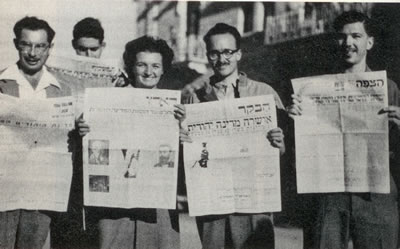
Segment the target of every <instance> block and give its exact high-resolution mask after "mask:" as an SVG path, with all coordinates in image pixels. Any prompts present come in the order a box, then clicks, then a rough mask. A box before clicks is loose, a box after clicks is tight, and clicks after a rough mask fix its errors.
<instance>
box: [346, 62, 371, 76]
mask: <svg viewBox="0 0 400 249" xmlns="http://www.w3.org/2000/svg"><path fill="white" fill-rule="evenodd" d="M366 70H367V62H366V61H365V60H363V61H361V62H360V63H358V64H353V65H351V66H349V67H347V68H346V69H345V70H344V72H345V73H363V72H365V71H366Z"/></svg>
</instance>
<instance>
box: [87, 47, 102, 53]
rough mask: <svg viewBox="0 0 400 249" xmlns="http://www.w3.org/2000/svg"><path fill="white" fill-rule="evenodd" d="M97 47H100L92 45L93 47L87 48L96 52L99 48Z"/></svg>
mask: <svg viewBox="0 0 400 249" xmlns="http://www.w3.org/2000/svg"><path fill="white" fill-rule="evenodd" d="M99 48H100V47H93V48H89V49H90V51H92V52H96V51H97V50H99Z"/></svg>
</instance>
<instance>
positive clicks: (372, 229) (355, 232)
mask: <svg viewBox="0 0 400 249" xmlns="http://www.w3.org/2000/svg"><path fill="white" fill-rule="evenodd" d="M334 28H335V30H336V32H337V36H336V37H337V42H338V45H339V51H340V56H341V61H340V62H339V63H338V64H339V65H340V67H339V68H340V70H341V71H340V72H341V73H360V72H369V71H371V69H370V68H369V67H368V65H367V54H368V51H370V50H371V49H372V48H373V45H374V32H373V30H374V28H373V25H372V22H371V20H370V19H369V18H368V16H366V15H364V14H363V13H360V12H356V11H349V12H344V13H343V14H342V15H340V16H338V17H337V18H336V20H335V22H334ZM387 82H388V102H389V107H387V108H384V109H383V110H382V113H381V114H378V113H377V115H383V114H384V113H388V117H389V121H390V122H389V134H390V136H389V150H390V167H391V171H392V170H393V169H395V167H398V166H399V165H398V164H399V163H398V162H399V160H398V158H399V155H400V150H399V148H398V147H399V146H398V144H399V142H400V133H399V131H400V125H399V124H400V108H399V106H400V99H399V96H400V95H399V94H400V93H399V90H398V88H397V85H396V84H395V83H394V82H393V81H391V80H390V79H388V81H387ZM292 98H293V99H292V100H293V104H292V105H291V106H289V107H288V112H289V115H290V116H296V115H301V113H302V111H301V110H302V109H301V101H302V99H301V96H299V95H292ZM398 225H399V217H398V210H397V188H396V185H395V183H394V180H393V177H392V176H391V179H390V194H375V193H326V194H322V195H321V205H320V210H319V214H318V223H317V234H316V240H315V242H316V243H315V247H316V248H332V249H339V248H343V249H344V248H348V242H349V240H350V238H351V239H352V241H353V247H354V248H355V249H369V248H370V249H376V248H385V249H395V248H397V237H398Z"/></svg>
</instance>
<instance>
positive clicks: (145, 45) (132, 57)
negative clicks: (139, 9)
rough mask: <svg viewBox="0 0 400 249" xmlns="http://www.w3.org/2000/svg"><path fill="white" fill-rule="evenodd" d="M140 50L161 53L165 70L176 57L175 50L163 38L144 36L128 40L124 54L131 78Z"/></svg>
mask: <svg viewBox="0 0 400 249" xmlns="http://www.w3.org/2000/svg"><path fill="white" fill-rule="evenodd" d="M140 52H151V53H159V54H161V56H162V64H163V69H164V72H166V71H168V70H169V69H170V68H171V66H172V60H173V59H174V52H173V51H172V49H171V48H170V47H169V46H168V44H167V42H166V41H164V40H163V39H160V38H156V37H151V36H142V37H140V38H137V39H135V40H132V41H130V42H128V43H127V44H126V45H125V52H124V55H123V59H124V64H125V70H126V72H127V73H128V75H129V78H133V77H132V76H133V72H132V68H133V66H134V65H135V63H136V55H137V54H138V53H140Z"/></svg>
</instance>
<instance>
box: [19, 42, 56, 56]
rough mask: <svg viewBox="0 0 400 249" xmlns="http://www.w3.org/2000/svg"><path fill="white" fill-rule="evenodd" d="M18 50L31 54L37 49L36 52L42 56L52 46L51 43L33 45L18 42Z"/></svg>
mask: <svg viewBox="0 0 400 249" xmlns="http://www.w3.org/2000/svg"><path fill="white" fill-rule="evenodd" d="M17 48H18V50H20V51H21V52H23V53H28V52H30V51H32V50H34V49H35V51H36V52H37V53H38V54H42V53H44V52H45V51H46V50H47V49H49V48H50V44H49V43H38V44H32V43H29V42H25V41H18V42H17Z"/></svg>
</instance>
